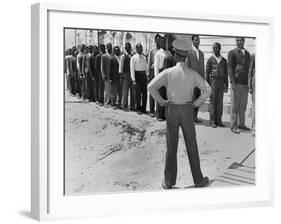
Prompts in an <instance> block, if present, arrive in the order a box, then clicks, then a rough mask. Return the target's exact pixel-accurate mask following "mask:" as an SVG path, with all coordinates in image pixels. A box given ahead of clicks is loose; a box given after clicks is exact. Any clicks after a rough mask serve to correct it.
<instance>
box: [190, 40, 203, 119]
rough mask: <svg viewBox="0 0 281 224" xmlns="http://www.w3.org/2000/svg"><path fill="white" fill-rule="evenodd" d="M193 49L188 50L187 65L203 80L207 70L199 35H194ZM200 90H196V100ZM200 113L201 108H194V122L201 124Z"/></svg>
mask: <svg viewBox="0 0 281 224" xmlns="http://www.w3.org/2000/svg"><path fill="white" fill-rule="evenodd" d="M191 40H192V49H190V50H188V52H187V57H186V61H185V62H186V64H187V66H188V67H190V68H191V69H193V70H194V71H196V72H198V73H199V74H200V75H201V77H202V78H204V76H205V68H204V53H203V52H202V51H201V50H200V49H199V45H200V38H199V35H192V37H191ZM200 94H201V93H200V89H199V88H197V87H196V88H195V89H194V100H195V99H197V98H198V97H199V96H200ZM198 111H199V107H195V108H194V122H195V123H200V122H202V121H201V120H199V119H198Z"/></svg>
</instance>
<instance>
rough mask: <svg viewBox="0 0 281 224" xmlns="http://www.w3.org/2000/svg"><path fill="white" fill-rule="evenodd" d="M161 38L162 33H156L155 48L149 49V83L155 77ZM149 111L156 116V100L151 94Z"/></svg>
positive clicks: (152, 115)
mask: <svg viewBox="0 0 281 224" xmlns="http://www.w3.org/2000/svg"><path fill="white" fill-rule="evenodd" d="M160 38H161V35H160V34H158V33H157V34H156V35H155V37H154V41H155V48H154V49H152V50H150V51H149V54H148V65H147V74H148V79H147V80H148V83H149V82H150V81H151V80H152V79H153V78H154V56H155V53H156V51H158V50H159V49H160V46H159V39H160ZM149 112H150V116H151V117H154V116H155V100H154V99H153V97H152V96H151V95H149Z"/></svg>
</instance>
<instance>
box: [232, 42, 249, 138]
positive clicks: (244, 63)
mask: <svg viewBox="0 0 281 224" xmlns="http://www.w3.org/2000/svg"><path fill="white" fill-rule="evenodd" d="M236 44H237V48H235V49H233V50H231V51H230V52H229V53H228V66H227V67H228V74H229V78H230V83H231V89H232V90H231V106H232V111H231V112H232V113H231V127H230V129H231V131H232V132H233V133H235V134H239V133H240V131H239V129H241V130H247V131H249V130H250V129H249V128H248V127H246V126H245V112H246V109H247V103H248V91H249V88H248V73H249V66H250V53H249V52H248V51H247V50H245V49H244V44H245V38H244V37H237V38H236ZM238 118H239V119H238ZM238 120H239V123H238Z"/></svg>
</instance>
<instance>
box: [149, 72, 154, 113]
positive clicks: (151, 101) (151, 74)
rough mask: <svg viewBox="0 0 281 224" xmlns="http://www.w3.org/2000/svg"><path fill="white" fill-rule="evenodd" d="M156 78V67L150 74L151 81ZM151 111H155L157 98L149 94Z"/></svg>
mask: <svg viewBox="0 0 281 224" xmlns="http://www.w3.org/2000/svg"><path fill="white" fill-rule="evenodd" d="M153 78H154V69H151V71H150V74H149V82H150V81H151V80H152V79H153ZM149 112H150V113H151V114H154V113H155V100H154V98H153V97H152V96H151V95H150V94H149Z"/></svg>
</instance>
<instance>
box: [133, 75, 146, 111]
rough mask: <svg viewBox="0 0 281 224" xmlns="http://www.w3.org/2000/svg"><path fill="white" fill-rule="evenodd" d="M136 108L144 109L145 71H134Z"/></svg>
mask: <svg viewBox="0 0 281 224" xmlns="http://www.w3.org/2000/svg"><path fill="white" fill-rule="evenodd" d="M135 77H136V98H137V110H139V111H140V112H143V113H144V112H145V111H146V102H147V77H146V73H145V71H135Z"/></svg>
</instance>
